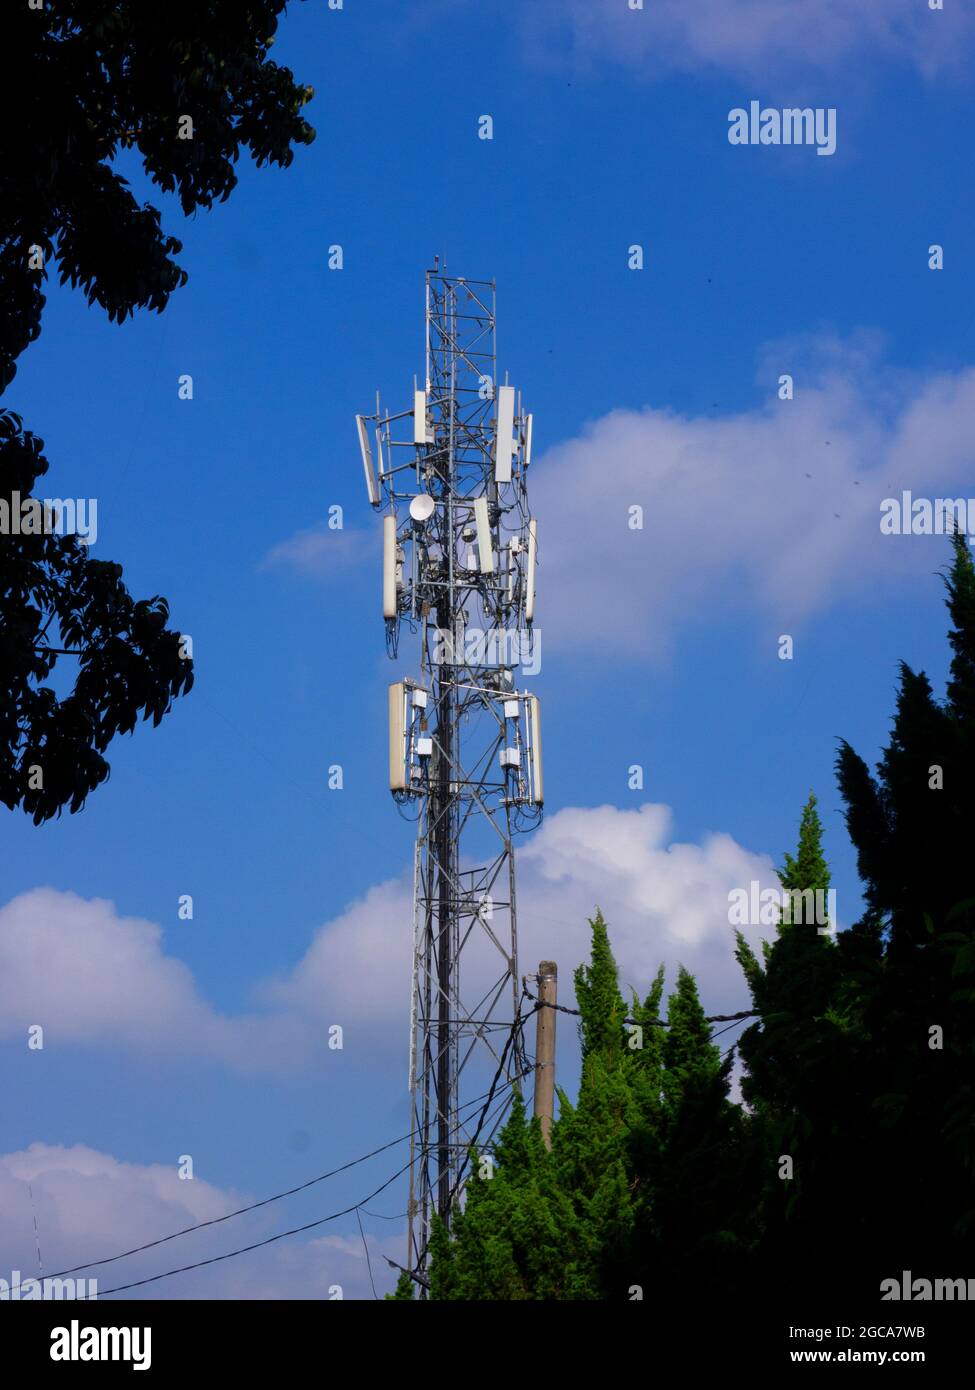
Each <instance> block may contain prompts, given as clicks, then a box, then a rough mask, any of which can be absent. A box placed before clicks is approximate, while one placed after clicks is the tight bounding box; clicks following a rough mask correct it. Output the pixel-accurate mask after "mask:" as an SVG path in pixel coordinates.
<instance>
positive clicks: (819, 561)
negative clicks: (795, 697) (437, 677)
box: [269, 332, 975, 659]
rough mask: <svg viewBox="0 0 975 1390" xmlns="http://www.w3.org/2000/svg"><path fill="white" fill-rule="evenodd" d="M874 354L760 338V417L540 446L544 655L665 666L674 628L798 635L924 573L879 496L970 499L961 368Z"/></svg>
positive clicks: (970, 373)
mask: <svg viewBox="0 0 975 1390" xmlns="http://www.w3.org/2000/svg"><path fill="white" fill-rule="evenodd" d="M882 349H883V343H882V339H881V338H880V336H879V335H877V334H873V333H869V332H860V333H857V334H854V335H852V336H850V337H848V338H844V339H838V338H835V337H830V336H827V335H822V336H812V335H807V336H801V337H798V338H795V339H792V340H785V341H782V342H778V343H773V344H770V345H767V346H766V348H765V349H764V350H763V353H762V360H761V364H760V371H759V380H760V381H761V382H762V383H763V385H764V387H765V390H766V393H767V397H766V401H765V403H764V404H763V405H761V406H758V407H755V408H753V409H749V410H743V411H739V412H737V413H733V414H726V415H721V416H711V415H685V414H679V413H677V412H675V411H672V410H668V409H665V408H661V407H656V406H653V405H647V406H645V407H644V408H643V409H639V410H635V409H619V410H613V411H611V412H610V413H609V414H607V415H604V416H602V417H600V418H599V419H596V420H594V421H592V422H591V423H590V424H588V425H587V426H586V427H585V429H584V430H583V431H582V432H581V434H580V435H578V436H577V437H575V438H573V439H568V440H566V441H564V442H562V443H560V444H557V445H555V446H554V447H553V448H551V449H549V450H547V451H546V453H545V454H544V455H543V456H542V457H540V458H539V459H538V460H537V462H536V463H535V464H534V465H533V476H532V480H531V500H532V510H533V512H534V514H535V516H536V517H538V519H539V571H538V593H539V604H538V613H539V621H540V628H541V632H542V637H543V639H544V644H545V650H546V651H547V652H549V653H552V652H555V651H558V652H560V653H563V654H567V655H569V656H570V657H571V655H572V654H573V653H574V652H585V654H586V658H587V659H588V658H589V657H590V655H591V653H592V651H593V649H594V648H601V649H602V650H603V651H605V652H607V653H609V652H612V653H618V654H624V655H630V656H634V657H637V658H646V657H654V656H661V655H664V654H666V652H667V650H668V648H669V646H670V643H671V641H672V639H673V636H674V634H675V633H676V631H677V630H678V627H679V626H680V625H682V624H686V623H688V622H702V621H708V620H711V621H722V620H725V619H727V618H728V617H730V616H733V617H740V616H742V615H745V616H747V617H749V618H750V619H751V620H752V621H753V622H755V623H758V624H763V625H766V630H767V626H768V625H772V624H774V625H775V635H777V634H778V633H779V632H782V631H787V632H794V631H795V629H796V626H798V625H799V624H801V623H802V622H803V621H805V620H806V619H808V618H809V617H811V616H812V615H814V614H816V613H818V612H821V611H824V610H826V609H828V608H829V606H830V605H832V604H833V603H835V602H836V601H842V600H844V599H847V598H850V597H851V596H859V595H861V594H862V593H863V592H864V589H865V586H866V583H867V581H869V590H870V592H871V593H873V594H880V593H882V592H883V591H884V589H885V588H893V587H895V586H897V585H903V584H904V583H910V582H913V581H914V580H915V579H916V578H917V577H918V576H919V575H921V574H929V573H930V572H931V570H932V568H937V567H938V566H939V564H941V563H942V562H943V561H944V559H945V555H946V551H945V547H944V542H943V540H942V539H941V538H939V537H925V536H885V535H882V533H881V531H880V519H881V503H882V502H883V501H884V500H885V499H886V498H888V497H894V498H899V497H900V496H901V493H902V492H903V491H904V490H910V491H911V492H912V493H913V494H914V496H915V497H927V498H930V499H932V500H934V499H936V498H937V497H966V498H967V496H968V494H969V493H970V492H975V487H973V486H972V473H971V446H970V441H971V438H972V436H973V434H975V368H966V369H962V370H959V371H956V372H944V373H939V374H928V375H926V376H925V375H921V374H919V373H909V372H906V371H903V370H898V369H894V368H892V367H889V366H887V365H885V364H884V363H883V359H882ZM785 374H788V375H789V376H791V377H792V378H793V383H794V385H793V390H794V398H793V399H792V400H780V399H779V395H778V390H779V378H780V377H781V376H783V375H785ZM634 507H639V508H641V509H642V528H640V529H637V528H635V527H632V526H631V524H630V518H631V514H632V513H631V509H632V508H634ZM972 511H973V513H975V507H973V508H972ZM972 524H975V523H972ZM378 534H379V533H378V529H377V530H376V532H375V534H372V533H366V532H363V533H358V532H349V533H342V532H328V531H327V530H324V529H322V530H320V531H309V532H303V533H299V535H297V536H295V537H293V538H292V539H291V540H290V541H286V542H284V543H283V544H282V545H280V546H278V547H277V548H276V549H275V550H274V551H272V552H271V555H270V556H269V562H271V560H272V559H273V561H274V563H287V564H289V565H291V566H292V568H295V569H297V570H299V571H300V572H301V573H304V574H307V575H310V576H321V577H326V578H327V577H328V576H330V575H332V574H333V573H335V572H336V571H337V570H340V569H348V568H351V567H352V566H354V565H357V564H359V563H362V562H366V561H372V560H374V559H375V555H376V548H377V545H378ZM782 624H784V625H785V626H782Z"/></svg>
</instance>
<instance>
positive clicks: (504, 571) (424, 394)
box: [356, 263, 543, 1287]
mask: <svg viewBox="0 0 975 1390" xmlns="http://www.w3.org/2000/svg"><path fill="white" fill-rule="evenodd" d="M425 347H426V351H425V371H424V375H423V377H422V378H421V381H420V382H417V379H416V378H415V377H414V380H413V393H412V407H411V408H407V409H405V410H400V411H398V412H396V413H390V412H389V411H383V410H382V409H381V407H380V402H379V396H378V393H377V396H376V410H375V413H374V414H372V415H359V416H357V417H356V423H357V427H358V433H359V448H360V453H361V455H362V466H363V471H364V475H365V482H366V490H367V492H368V496H369V501H370V503H371V505H372V506H373V507H374V508H375V509H376V510H377V511H379V510H382V511H383V618H384V621H385V625H386V648H387V651H388V653H389V655H390V657H391V658H393V659H396V658H397V656H398V652H399V640H400V635H401V632H402V630H403V628H404V627H405V628H407V629H408V630H409V632H410V634H411V635H413V636H415V637H416V638H417V643H416V646H417V648H418V652H417V655H418V658H419V662H418V665H419V676H418V677H417V678H413V677H409V676H405V677H403V678H402V679H401V680H397V681H394V682H393V683H392V684H391V685H390V688H389V786H390V790H391V792H392V793H393V797H394V799H395V800H396V802H397V804H398V806H399V809H400V811H401V812H402V813H403V814H406V815H408V816H411V817H412V818H415V820H416V825H417V836H416V851H415V859H414V875H413V882H414V891H413V922H412V940H413V981H412V989H411V1004H410V1065H409V1089H410V1097H411V1117H412V1124H411V1141H410V1162H411V1167H410V1196H409V1216H408V1221H409V1250H408V1256H407V1261H408V1265H409V1267H410V1269H411V1270H412V1271H415V1272H418V1273H422V1271H423V1270H424V1268H425V1267H426V1264H427V1250H428V1244H429V1237H430V1223H431V1218H432V1215H433V1213H434V1212H437V1213H438V1214H439V1216H440V1217H441V1219H442V1220H443V1221H444V1222H446V1223H447V1224H448V1225H449V1223H450V1216H451V1208H452V1206H453V1204H454V1202H455V1201H456V1200H457V1199H458V1196H459V1194H460V1191H461V1185H462V1182H463V1177H464V1173H465V1170H466V1167H467V1164H468V1161H469V1149H470V1147H471V1144H472V1143H473V1142H474V1140H475V1136H476V1138H477V1143H478V1145H480V1146H484V1145H488V1144H490V1142H491V1139H492V1137H493V1134H494V1133H495V1132H496V1130H497V1127H498V1125H500V1123H501V1121H502V1120H503V1118H504V1113H505V1111H506V1109H507V1106H508V1104H509V1102H510V1098H511V1092H512V1087H513V1086H514V1085H516V1084H517V1083H518V1081H519V1079H520V1078H521V1077H522V1076H524V1075H525V1074H526V1073H527V1070H528V1068H527V1062H526V1058H525V1053H524V1046H523V1043H522V1040H521V1037H520V1033H518V1032H517V1031H516V1035H515V1037H514V1038H513V1040H512V1045H511V1046H510V1048H509V1049H508V1051H507V1053H506V1052H505V1041H506V1039H507V1038H508V1036H509V1035H510V1033H511V1029H512V1026H513V1024H514V1021H515V1019H516V1018H517V1016H518V1008H519V995H518V980H519V975H518V949H517V945H518V933H517V912H516V906H515V869H514V849H513V838H514V835H515V834H516V833H518V832H522V831H526V830H531V829H534V828H535V826H537V825H538V823H539V821H540V820H541V816H542V802H543V791H542V757H541V725H540V713H539V704H538V698H537V697H536V696H535V695H532V694H530V693H529V692H528V691H527V690H519V689H518V684H517V680H516V676H517V668H518V666H519V665H526V664H529V663H530V666H529V669H530V670H536V669H537V661H538V658H539V655H540V645H539V644H540V638H539V634H538V633H537V631H536V630H535V627H534V616H535V566H536V547H537V528H536V523H535V520H534V518H533V517H532V516H531V514H530V512H529V509H528V494H527V489H526V477H527V473H528V468H529V465H530V463H531V452H532V417H531V415H528V414H526V413H525V412H523V410H522V407H521V399H520V396H519V395H518V394H517V393H516V391H515V388H514V387H513V386H510V385H508V383H507V378H506V379H505V381H504V383H499V382H498V380H497V365H496V344H495V286H494V282H493V281H484V280H466V279H463V278H462V277H453V278H452V277H448V276H447V274H446V268H445V267H440V266H439V263H438V265H437V266H436V267H435V268H434V269H433V270H429V271H427V274H426V311H425ZM403 930H404V931H410V930H411V928H410V926H409V925H408V924H406V923H404V924H403ZM462 966H463V972H462V968H461V967H462ZM502 1057H504V1058H505V1066H504V1068H503V1077H502V1080H501V1081H500V1082H499V1084H498V1088H497V1092H496V1096H495V1103H494V1105H493V1107H492V1110H491V1112H490V1113H489V1114H488V1115H487V1116H485V1117H484V1123H483V1127H481V1128H480V1132H479V1133H478V1128H479V1126H480V1125H481V1109H482V1105H481V1104H480V1103H479V1102H482V1101H483V1100H484V1097H485V1094H486V1093H487V1092H488V1091H489V1088H490V1087H491V1084H492V1080H493V1078H494V1077H495V1075H496V1073H497V1071H498V1069H499V1067H500V1065H501V1060H502ZM420 1282H421V1287H422V1281H420Z"/></svg>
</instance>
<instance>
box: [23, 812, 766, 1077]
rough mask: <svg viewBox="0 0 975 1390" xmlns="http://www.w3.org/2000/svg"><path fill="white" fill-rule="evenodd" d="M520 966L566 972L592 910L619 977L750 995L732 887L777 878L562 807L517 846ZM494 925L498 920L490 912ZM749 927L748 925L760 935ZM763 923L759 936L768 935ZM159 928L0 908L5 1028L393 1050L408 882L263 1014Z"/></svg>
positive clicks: (613, 818) (737, 999)
mask: <svg viewBox="0 0 975 1390" xmlns="http://www.w3.org/2000/svg"><path fill="white" fill-rule="evenodd" d="M518 863H519V869H518V872H519V882H518V915H519V946H520V952H521V969H522V971H523V972H528V971H530V970H531V969H533V968H534V966H535V964H536V963H537V962H538V961H539V960H542V959H552V960H556V961H558V962H559V963H560V964H561V966H562V969H563V972H565V973H566V978H567V979H568V976H569V973H570V972H571V970H572V969H573V968H574V967H575V966H576V965H578V964H579V963H580V962H581V961H582V960H584V959H586V958H587V956H588V951H589V937H588V927H587V925H586V919H587V918H588V917H589V916H591V915H592V913H593V911H594V909H595V907H596V906H597V905H598V906H599V907H601V909H602V911H603V913H604V915H605V916H606V918H607V921H608V922H609V923H610V927H611V932H612V938H613V944H614V949H615V950H616V952H617V958H618V960H619V963H620V967H621V971H622V973H623V976H624V978H625V979H626V980H627V981H629V982H630V983H631V984H632V985H633V986H634V987H635V988H637V989H638V990H641V991H642V990H645V988H646V986H647V984H648V983H649V981H650V979H651V978H652V976H653V975H654V973H655V971H656V969H657V967H658V965H660V964H661V963H666V964H667V965H668V966H669V967H670V968H671V979H672V978H673V968H674V967H675V966H676V964H677V962H681V963H682V964H684V965H686V966H687V967H688V969H690V970H692V971H693V972H694V973H695V974H697V976H698V978H699V981H700V985H701V991H702V995H703V996H704V997H705V998H706V1000H707V1003H708V1005H709V1006H710V1007H712V1008H713V1009H715V1010H716V1011H718V1012H725V1011H726V1010H727V1009H728V1008H730V1007H731V1006H732V1005H734V1006H735V1007H742V1006H743V1003H744V1002H747V1000H746V995H745V990H744V985H743V982H742V979H741V974H740V971H739V970H738V967H737V965H736V963H735V961H734V959H733V955H732V948H733V932H732V928H731V926H730V925H729V921H728V894H729V892H730V891H731V890H732V889H733V888H747V886H748V884H749V883H750V882H751V881H752V880H753V879H754V880H756V881H758V882H760V883H761V884H762V886H763V887H774V886H776V885H777V882H778V880H777V878H776V876H775V870H774V866H773V865H772V862H771V860H770V859H769V858H768V856H767V855H764V854H757V853H753V852H752V851H749V850H747V849H745V848H743V847H742V846H741V845H739V844H737V842H736V841H735V840H734V839H732V838H731V836H729V835H726V834H722V833H714V834H709V835H707V836H706V837H705V838H704V840H703V841H702V843H701V844H692V843H681V842H680V841H677V840H675V839H674V838H673V823H672V815H671V812H670V810H669V808H668V807H666V806H662V805H650V804H648V805H644V806H642V807H640V808H639V809H638V810H627V811H623V810H620V809H618V808H617V807H614V806H600V807H590V808H567V809H565V810H562V811H559V812H557V813H556V814H554V815H552V816H550V817H549V819H548V820H547V821H546V822H545V823H544V824H543V826H542V827H541V829H540V830H539V831H538V833H537V834H535V835H534V837H533V838H532V839H530V840H529V841H528V842H527V843H526V844H524V845H523V846H522V847H521V848H520V851H519V860H518ZM499 924H500V926H501V930H502V932H503V931H504V929H505V925H504V919H503V916H502V917H501V919H500V923H499ZM760 934H761V933H759V935H760ZM765 934H768V933H767V930H766V933H765ZM161 937H162V933H161V931H160V928H159V927H158V926H155V925H154V924H153V923H151V922H146V921H143V920H141V919H139V918H133V917H122V916H119V915H118V914H117V913H116V912H115V910H114V908H113V906H112V904H111V903H108V902H105V901H104V900H101V899H93V900H91V901H86V900H85V899H82V898H80V897H78V896H77V895H76V894H73V893H60V892H56V891H54V890H53V889H37V890H35V891H34V892H31V893H25V894H22V895H21V896H20V897H18V898H15V899H13V901H12V902H10V903H8V904H7V906H6V907H4V908H3V909H2V910H0V1020H2V1023H0V1026H2V1029H3V1032H4V1033H5V1034H6V1035H8V1036H17V1035H19V1036H21V1037H24V1036H26V1031H27V1029H28V1028H29V1027H30V1026H31V1025H32V1024H37V1023H40V1024H42V1025H43V1027H44V1029H45V1046H46V1047H58V1046H63V1045H64V1044H66V1043H77V1042H81V1043H102V1044H113V1043H120V1044H124V1045H125V1046H126V1048H131V1049H134V1050H135V1051H137V1052H142V1053H144V1054H151V1053H156V1054H162V1053H165V1054H167V1055H173V1054H177V1055H178V1054H179V1053H180V1052H182V1053H184V1054H185V1055H187V1056H192V1057H194V1058H197V1059H199V1058H205V1059H210V1060H214V1061H217V1062H219V1063H223V1064H226V1065H229V1066H231V1067H233V1068H235V1069H238V1070H240V1071H255V1070H256V1071H262V1070H268V1069H272V1070H285V1069H289V1070H294V1069H296V1068H298V1067H300V1066H302V1065H303V1064H305V1063H307V1062H308V1060H309V1059H311V1058H313V1057H314V1056H316V1055H317V1056H318V1057H321V1056H323V1055H324V1052H325V1048H326V1046H327V1038H328V1029H329V1027H330V1026H331V1025H333V1024H336V1023H337V1024H340V1025H341V1026H342V1028H343V1034H344V1036H343V1042H344V1046H345V1048H346V1049H352V1050H354V1051H355V1053H356V1055H357V1056H359V1057H362V1056H367V1055H376V1054H381V1055H384V1056H391V1055H394V1054H395V1052H396V1050H397V1049H399V1050H400V1051H402V1050H403V1049H404V1048H405V1041H406V1037H407V1029H408V1008H409V982H410V973H411V954H412V879H411V877H410V876H409V875H407V874H404V875H403V876H402V877H400V878H398V879H391V880H388V881H387V882H384V883H381V884H378V885H376V886H374V887H372V888H371V889H370V890H369V891H368V892H367V893H366V894H364V896H363V897H361V898H360V899H358V900H356V901H355V902H353V903H352V904H350V905H349V906H348V907H347V908H345V909H344V910H343V911H342V912H341V913H339V914H338V915H337V916H336V917H334V918H332V919H331V920H330V921H328V922H326V923H325V924H324V925H322V926H321V927H320V928H319V929H318V930H317V931H316V932H315V934H314V936H313V938H312V941H311V944H310V945H309V947H308V950H307V951H306V953H305V955H304V956H303V958H302V959H301V960H300V961H299V962H298V963H297V965H296V966H295V967H294V968H293V969H292V970H290V971H288V972H285V973H282V975H281V976H279V977H278V978H276V979H273V980H268V981H265V982H263V983H262V984H261V985H259V986H258V988H257V990H256V994H257V996H258V999H259V1001H260V1002H261V1003H262V1004H263V1005H264V1006H265V1008H266V1012H264V1013H259V1012H255V1013H251V1014H247V1015H242V1016H226V1015H222V1014H220V1013H218V1012H217V1011H216V1010H214V1009H213V1008H212V1007H211V1006H210V1005H209V1004H208V1003H207V1002H206V1001H205V1000H204V999H203V998H202V996H201V994H200V993H199V991H198V989H197V986H196V984H195V981H194V979H193V976H192V973H191V972H190V970H189V969H188V967H187V966H186V965H185V964H183V963H182V962H181V961H178V960H176V959H174V958H173V957H171V956H167V955H166V954H165V953H164V952H163V950H162V945H161ZM465 961H466V965H467V968H466V973H465V977H464V981H463V991H464V999H465V1003H467V1004H468V1005H471V1004H472V1003H473V1002H474V1001H476V1000H477V999H479V998H481V996H482V995H483V994H484V992H485V991H486V990H487V989H488V988H489V986H490V985H491V983H492V981H493V980H494V979H496V978H497V976H498V974H499V973H500V965H501V962H500V958H499V957H498V954H497V949H496V948H495V947H494V946H493V945H492V944H491V943H490V941H489V939H488V937H487V935H486V934H483V933H479V934H477V935H476V939H475V944H474V945H472V947H471V948H470V949H468V951H467V952H466V954H465Z"/></svg>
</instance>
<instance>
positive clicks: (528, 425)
mask: <svg viewBox="0 0 975 1390" xmlns="http://www.w3.org/2000/svg"><path fill="white" fill-rule="evenodd" d="M534 418H535V417H534V416H533V415H526V416H525V454H524V458H525V467H526V468H527V467H528V465H529V464H530V463H531V461H532V422H533V420H534Z"/></svg>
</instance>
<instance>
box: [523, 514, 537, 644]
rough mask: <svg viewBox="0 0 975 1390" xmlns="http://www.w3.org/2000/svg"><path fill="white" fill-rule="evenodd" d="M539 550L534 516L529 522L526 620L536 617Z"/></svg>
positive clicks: (528, 621) (531, 620)
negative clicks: (536, 575) (537, 557)
mask: <svg viewBox="0 0 975 1390" xmlns="http://www.w3.org/2000/svg"><path fill="white" fill-rule="evenodd" d="M537 550H538V522H537V521H536V520H535V518H534V517H532V519H531V521H529V523H528V573H527V575H526V576H525V622H526V623H530V622H533V621H534V618H535V555H536V552H537Z"/></svg>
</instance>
